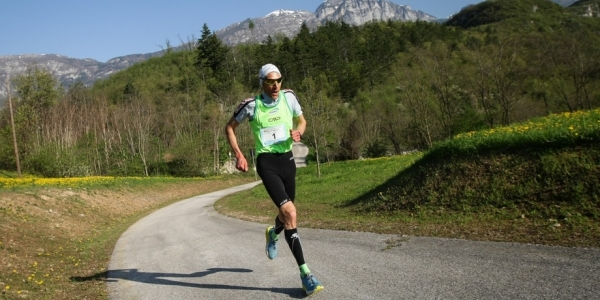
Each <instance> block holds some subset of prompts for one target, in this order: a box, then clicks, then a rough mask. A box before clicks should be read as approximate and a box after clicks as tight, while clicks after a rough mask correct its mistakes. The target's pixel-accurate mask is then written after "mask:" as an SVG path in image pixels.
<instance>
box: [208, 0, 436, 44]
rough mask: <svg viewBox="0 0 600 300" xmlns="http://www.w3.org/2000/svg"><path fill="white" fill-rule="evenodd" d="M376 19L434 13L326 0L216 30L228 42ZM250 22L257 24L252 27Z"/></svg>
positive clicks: (365, 0)
mask: <svg viewBox="0 0 600 300" xmlns="http://www.w3.org/2000/svg"><path fill="white" fill-rule="evenodd" d="M375 20H384V21H387V20H394V21H417V20H418V21H435V20H436V18H435V17H434V16H431V15H428V14H426V13H424V12H422V11H418V10H412V9H411V8H410V6H406V5H398V4H395V3H392V2H390V1H387V0H327V1H325V2H323V3H322V4H321V5H319V7H317V10H316V11H315V12H314V13H311V12H308V11H290V10H278V11H274V12H272V13H270V14H268V15H266V16H264V17H262V18H255V19H247V20H244V21H242V22H239V23H235V24H232V25H230V26H228V27H226V28H223V29H221V30H217V31H216V32H215V34H216V35H217V36H218V37H219V38H221V40H223V42H224V43H225V44H227V45H236V44H239V43H247V42H260V41H264V40H265V39H266V38H267V37H268V36H269V35H270V36H271V37H273V38H275V37H277V36H279V35H285V36H287V37H292V36H294V35H296V34H297V33H298V31H300V26H301V25H302V23H306V25H307V26H308V27H309V28H311V29H315V28H317V27H318V26H320V25H323V24H325V23H326V22H333V21H343V22H345V23H347V24H350V25H362V24H365V23H367V22H371V21H375ZM250 24H254V27H253V28H252V29H250Z"/></svg>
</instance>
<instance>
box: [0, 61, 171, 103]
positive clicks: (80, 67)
mask: <svg viewBox="0 0 600 300" xmlns="http://www.w3.org/2000/svg"><path fill="white" fill-rule="evenodd" d="M160 55H162V51H159V52H154V53H148V54H132V55H126V56H120V57H115V58H113V59H110V60H109V61H107V62H105V63H103V62H99V61H97V60H95V59H91V58H87V59H78V58H71V57H67V56H62V55H57V54H23V55H4V56H0V86H1V88H0V100H1V99H4V98H6V95H7V89H6V78H7V76H9V75H10V76H11V78H13V77H14V76H16V75H18V74H21V73H23V72H25V71H26V70H27V68H28V67H30V66H37V67H39V68H43V69H46V70H48V71H50V73H51V74H52V75H54V76H55V77H56V78H57V79H58V81H59V82H61V83H62V84H63V85H64V86H66V87H67V86H69V85H70V84H72V83H74V82H76V81H81V82H83V83H84V84H86V85H91V84H93V83H94V81H96V80H98V79H100V78H106V77H108V76H110V75H111V74H113V73H116V72H118V71H121V70H123V69H125V68H128V67H130V66H132V65H133V64H135V63H138V62H140V61H144V60H147V59H149V58H151V57H154V56H160ZM0 104H1V103H0Z"/></svg>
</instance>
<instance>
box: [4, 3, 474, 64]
mask: <svg viewBox="0 0 600 300" xmlns="http://www.w3.org/2000/svg"><path fill="white" fill-rule="evenodd" d="M391 2H394V3H397V4H401V5H409V6H411V8H412V9H416V10H421V11H424V12H426V13H428V14H431V15H433V16H435V17H438V18H443V17H447V16H448V15H451V14H454V13H456V12H458V11H459V10H460V9H461V8H462V7H464V6H467V5H469V4H475V3H479V2H481V0H391ZM321 3H323V0H279V1H274V0H254V1H248V0H216V1H213V0H208V1H206V0H171V1H166V0H151V1H147V0H146V1H143V0H43V1H40V0H0V55H15V54H61V55H65V56H70V57H74V58H93V59H96V60H98V61H101V62H105V61H107V60H109V59H111V58H114V57H118V56H123V55H128V54H137V53H150V52H155V51H159V50H161V49H162V48H164V47H165V45H166V44H167V41H169V42H170V44H171V45H172V46H177V45H179V44H180V43H181V41H188V40H195V39H198V38H199V37H200V31H201V29H202V25H203V24H204V23H206V24H207V25H208V27H209V28H210V29H211V30H212V31H217V30H219V29H221V28H224V27H226V26H227V25H230V24H232V23H236V22H240V21H243V20H245V19H247V18H257V17H263V16H265V15H267V14H268V13H270V12H272V11H275V10H279V9H286V10H307V11H311V12H314V11H315V10H316V9H317V7H318V6H319V5H320V4H321Z"/></svg>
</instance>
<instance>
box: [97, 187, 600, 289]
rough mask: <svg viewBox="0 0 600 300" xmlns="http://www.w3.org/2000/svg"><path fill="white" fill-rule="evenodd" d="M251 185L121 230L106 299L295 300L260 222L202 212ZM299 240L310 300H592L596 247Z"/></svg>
mask: <svg viewBox="0 0 600 300" xmlns="http://www.w3.org/2000/svg"><path fill="white" fill-rule="evenodd" d="M256 184H260V183H259V182H257V183H253V184H248V185H244V186H240V187H236V188H231V189H227V190H223V191H219V192H215V193H210V194H206V195H201V196H197V197H193V198H190V199H187V200H184V201H181V202H178V203H176V204H173V205H171V206H168V207H165V208H163V209H161V210H158V211H156V212H154V213H152V214H150V215H148V216H147V217H145V218H143V219H141V220H140V221H138V222H137V223H136V224H134V225H133V226H132V227H130V228H129V229H128V230H127V231H126V232H125V233H124V234H123V235H122V236H121V237H120V239H119V240H118V242H117V245H116V247H115V249H114V252H113V254H112V258H111V262H110V265H109V272H108V275H107V277H108V278H107V281H108V290H109V297H110V299H296V298H304V297H305V295H304V292H303V291H302V288H301V282H300V278H299V272H298V268H297V266H296V263H295V260H294V258H293V256H292V255H291V252H290V250H289V248H288V246H287V244H286V243H285V241H284V240H283V239H280V242H279V255H278V257H277V258H276V259H274V260H269V259H268V258H267V257H266V255H265V250H264V249H265V238H264V231H265V228H266V225H265V224H258V223H251V222H245V221H240V220H237V219H232V218H228V217H224V216H222V215H220V214H218V213H216V212H215V211H214V209H213V208H212V204H213V203H214V201H216V200H217V199H219V198H220V197H223V196H225V195H228V194H231V193H235V192H238V191H241V190H243V189H247V188H251V187H253V186H255V185H256ZM258 188H261V187H258ZM299 201H301V200H299ZM273 214H274V215H273V216H275V208H273ZM299 218H302V216H301V215H300V216H299ZM299 233H300V238H301V241H302V246H303V248H304V255H305V259H306V261H307V263H308V266H309V267H310V269H311V271H312V272H313V273H314V274H315V275H316V277H317V278H318V279H319V280H320V281H321V282H322V283H323V285H324V286H325V289H324V290H323V291H322V292H319V293H317V294H315V295H313V296H310V298H311V299H600V249H583V248H565V247H549V246H539V245H528V244H515V243H490V242H473V241H466V240H455V239H440V238H421V237H403V236H398V235H382V234H373V233H361V232H344V231H331V230H314V229H306V228H299Z"/></svg>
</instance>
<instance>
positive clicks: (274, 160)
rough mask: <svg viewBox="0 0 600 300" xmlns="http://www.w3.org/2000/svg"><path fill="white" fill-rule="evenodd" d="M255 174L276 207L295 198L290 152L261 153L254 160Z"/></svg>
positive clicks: (293, 171) (293, 172)
mask: <svg viewBox="0 0 600 300" xmlns="http://www.w3.org/2000/svg"><path fill="white" fill-rule="evenodd" d="M256 172H257V173H258V175H259V176H260V178H261V179H262V182H263V185H264V186H265V188H266V189H267V193H269V196H270V197H271V200H273V203H275V205H277V207H278V208H279V207H281V206H282V205H284V204H286V203H287V202H288V201H294V197H296V162H295V161H294V154H293V153H292V151H289V152H286V153H261V154H259V155H258V157H257V158H256Z"/></svg>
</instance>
